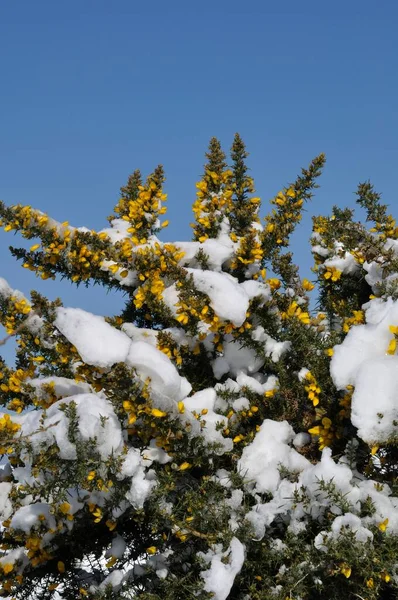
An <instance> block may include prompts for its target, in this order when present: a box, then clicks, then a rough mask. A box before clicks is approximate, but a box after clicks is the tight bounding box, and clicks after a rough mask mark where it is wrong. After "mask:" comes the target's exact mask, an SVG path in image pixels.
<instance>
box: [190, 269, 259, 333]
mask: <svg viewBox="0 0 398 600" xmlns="http://www.w3.org/2000/svg"><path fill="white" fill-rule="evenodd" d="M187 271H188V273H189V274H191V275H192V276H193V280H194V283H195V287H196V288H197V289H198V290H199V291H200V292H203V293H204V294H207V295H208V296H209V298H210V306H211V307H212V309H213V310H214V312H215V313H216V315H218V316H219V317H220V318H221V319H224V320H225V321H231V323H233V324H234V325H236V326H237V327H240V326H241V325H242V323H244V321H245V320H246V312H247V309H248V308H249V296H248V294H247V293H246V291H245V289H244V287H243V285H239V282H238V280H237V279H236V278H235V277H232V275H229V274H228V273H216V272H214V271H203V270H202V269H189V268H188V269H187Z"/></svg>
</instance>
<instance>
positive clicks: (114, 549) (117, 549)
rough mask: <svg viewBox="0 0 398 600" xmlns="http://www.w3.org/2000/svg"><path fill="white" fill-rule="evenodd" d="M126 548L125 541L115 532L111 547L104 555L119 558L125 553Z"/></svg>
mask: <svg viewBox="0 0 398 600" xmlns="http://www.w3.org/2000/svg"><path fill="white" fill-rule="evenodd" d="M126 548H127V544H126V542H125V541H124V539H123V538H122V536H121V535H119V534H118V533H117V534H116V535H115V537H114V538H113V540H112V544H111V547H110V548H109V549H108V550H107V551H106V554H105V556H106V557H109V556H115V557H116V558H121V557H122V556H123V554H124V553H125V550H126Z"/></svg>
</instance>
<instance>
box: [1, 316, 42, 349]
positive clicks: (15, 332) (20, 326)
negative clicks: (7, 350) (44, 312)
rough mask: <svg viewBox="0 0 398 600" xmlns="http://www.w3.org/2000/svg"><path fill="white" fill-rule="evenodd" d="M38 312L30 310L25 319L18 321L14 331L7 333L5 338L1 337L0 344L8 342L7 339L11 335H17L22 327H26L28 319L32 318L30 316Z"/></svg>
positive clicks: (3, 344)
mask: <svg viewBox="0 0 398 600" xmlns="http://www.w3.org/2000/svg"><path fill="white" fill-rule="evenodd" d="M38 316H39V314H38V313H37V312H36V311H33V312H31V313H30V314H29V315H28V317H27V318H26V319H25V321H22V323H20V324H19V325H18V327H17V328H16V330H15V331H13V332H12V333H9V334H8V335H7V336H6V337H5V338H3V339H2V340H0V346H5V344H6V343H7V342H8V340H9V339H10V338H12V337H14V335H18V333H20V332H21V331H22V329H24V328H25V327H26V325H27V324H28V321H29V320H30V319H31V318H32V317H38Z"/></svg>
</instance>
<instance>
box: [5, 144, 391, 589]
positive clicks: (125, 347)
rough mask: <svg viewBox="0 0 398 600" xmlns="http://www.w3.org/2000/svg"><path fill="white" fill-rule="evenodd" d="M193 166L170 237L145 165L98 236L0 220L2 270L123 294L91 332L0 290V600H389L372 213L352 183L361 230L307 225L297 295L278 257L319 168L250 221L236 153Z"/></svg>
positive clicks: (41, 303) (387, 376) (380, 226)
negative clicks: (309, 273)
mask: <svg viewBox="0 0 398 600" xmlns="http://www.w3.org/2000/svg"><path fill="white" fill-rule="evenodd" d="M206 156H207V163H206V165H205V170H204V175H203V177H202V179H201V181H200V182H199V183H197V186H196V187H197V199H196V201H195V203H194V205H193V210H194V215H195V223H194V239H193V241H191V242H175V243H173V244H172V243H163V242H162V241H161V240H160V239H159V238H158V237H157V234H158V232H159V230H160V229H161V228H162V227H163V226H166V225H167V222H163V223H161V217H162V215H163V214H164V213H165V212H166V210H165V207H164V202H165V200H166V195H165V193H164V192H163V183H164V175H163V170H162V168H161V167H158V168H157V169H156V170H155V171H154V173H153V174H152V175H150V176H149V177H148V178H147V180H146V181H145V182H143V181H142V179H141V175H140V173H139V172H138V171H136V172H135V173H134V174H133V175H132V176H131V177H130V178H129V180H128V183H127V185H126V186H125V187H123V188H121V198H120V201H119V203H118V204H117V206H116V207H115V210H114V214H113V215H112V216H111V217H110V218H109V227H107V228H105V229H103V230H102V231H99V232H96V231H92V230H89V229H86V228H84V227H80V228H75V227H72V226H70V225H69V224H68V223H66V222H65V223H59V222H56V221H54V220H53V219H51V218H50V217H49V216H47V215H45V214H43V213H42V212H40V211H38V210H34V209H33V208H32V207H30V206H21V205H17V206H11V207H6V206H5V205H3V204H0V218H1V221H2V225H3V227H4V229H5V231H17V232H19V233H20V234H21V235H22V236H23V237H25V238H28V239H33V240H34V241H35V243H34V245H33V246H32V247H31V248H30V250H29V251H28V250H25V249H12V253H13V254H14V255H15V256H16V257H17V258H18V259H20V260H21V261H22V263H23V267H25V268H27V269H30V270H32V271H34V272H35V273H36V274H37V275H38V276H39V277H41V278H43V279H47V278H53V279H55V278H56V276H61V277H66V278H68V279H69V280H70V281H71V282H72V284H75V285H79V284H82V283H83V284H91V283H97V284H101V285H103V286H105V287H107V288H115V289H119V290H123V291H124V293H125V298H126V305H125V309H124V311H123V312H122V314H120V315H116V316H112V317H109V316H108V317H103V316H100V315H95V314H91V313H88V312H85V311H83V310H80V309H76V308H66V307H63V306H62V304H61V301H56V302H49V301H48V300H46V298H44V297H42V296H41V295H39V294H38V293H32V297H31V299H30V300H28V299H27V298H26V297H25V296H24V295H23V294H22V293H21V292H18V291H16V290H13V289H12V288H11V287H10V286H9V285H8V283H6V282H5V281H4V280H1V282H0V309H1V310H0V313H1V322H2V324H3V325H4V326H5V328H6V330H7V332H8V334H9V335H14V336H15V337H16V339H17V343H18V350H17V361H16V366H15V368H12V367H10V366H7V365H6V364H5V362H3V361H2V362H1V364H0V367H1V368H0V377H1V381H0V389H1V392H0V394H1V396H0V397H1V402H2V405H3V406H4V407H6V408H7V409H8V411H9V412H8V413H4V414H2V416H1V417H0V445H1V452H2V454H3V455H6V456H7V460H6V461H5V462H3V465H2V470H1V476H0V480H1V481H0V516H1V520H2V545H1V555H0V582H1V585H2V592H1V593H2V595H3V596H9V597H10V598H11V597H12V598H18V599H22V598H32V599H34V598H37V599H43V600H44V599H47V598H48V599H50V598H54V599H55V598H65V599H71V600H72V599H73V600H75V599H77V598H92V599H100V598H108V599H110V598H137V599H138V598H139V599H140V600H179V599H180V600H186V599H190V598H192V599H194V598H195V599H206V598H209V599H210V598H214V599H215V600H226V599H227V598H228V599H234V600H266V599H275V600H286V599H295V600H299V599H301V600H317V599H319V600H320V599H322V600H326V599H335V600H342V599H344V600H345V599H347V600H348V599H349V598H353V599H354V598H366V599H367V600H375V599H376V598H380V599H381V598H382V599H387V598H396V597H397V594H398V559H397V551H398V497H397V469H398V467H397V459H398V451H397V447H398V356H397V353H396V348H397V340H398V228H397V227H396V225H395V221H394V220H393V218H392V217H391V216H389V215H388V213H387V209H386V207H385V206H384V205H382V204H381V202H380V198H379V196H378V195H377V194H376V193H375V192H374V190H373V188H372V186H371V185H370V184H368V183H365V184H361V185H360V186H359V188H358V192H357V202H358V204H359V205H360V206H361V207H362V209H363V210H365V211H366V215H367V220H368V221H372V222H373V228H372V229H370V230H368V229H367V227H366V226H365V225H364V224H361V223H357V222H355V221H354V220H353V214H352V211H349V210H341V209H338V208H335V209H334V210H333V214H332V215H331V216H330V217H317V218H314V228H313V233H312V237H311V244H312V250H313V254H314V257H315V267H314V282H311V281H309V280H307V279H301V278H300V276H299V270H298V267H297V266H296V265H295V264H294V262H293V258H292V255H291V254H290V253H289V252H287V251H286V250H285V249H286V248H288V246H289V237H290V235H291V233H292V232H293V230H294V228H295V226H296V225H297V223H299V221H300V219H301V215H302V211H303V206H304V204H305V202H306V201H308V200H309V199H310V198H311V196H312V194H313V190H314V188H315V187H317V186H316V180H317V177H318V176H319V175H320V173H321V169H322V167H323V164H324V160H325V159H324V156H323V155H320V156H319V157H317V158H316V159H315V160H314V161H313V162H312V163H311V164H310V166H309V168H308V169H306V170H303V171H302V173H301V175H300V176H299V177H298V178H297V179H296V181H295V182H294V183H292V184H291V185H288V186H287V187H285V188H283V189H282V190H281V191H280V192H279V193H278V194H277V195H276V197H275V198H274V199H273V200H272V201H271V203H272V205H273V207H272V210H271V212H270V213H269V214H267V215H266V216H265V219H263V218H260V214H259V211H260V199H259V198H258V197H256V196H254V186H253V181H252V179H251V178H250V177H249V176H248V170H247V167H246V162H245V161H246V158H247V153H246V150H245V146H244V144H243V142H242V140H241V139H240V137H239V136H238V135H236V136H235V139H234V143H233V146H232V151H231V164H230V166H228V165H227V163H226V157H225V155H224V153H223V152H222V149H221V147H220V144H219V142H218V141H217V140H216V139H212V140H211V143H210V147H209V151H208V153H207V155H206ZM316 287H317V289H318V292H319V300H318V305H317V310H316V311H315V310H313V308H312V307H313V306H314V305H313V304H310V293H311V292H312V290H313V289H314V288H316Z"/></svg>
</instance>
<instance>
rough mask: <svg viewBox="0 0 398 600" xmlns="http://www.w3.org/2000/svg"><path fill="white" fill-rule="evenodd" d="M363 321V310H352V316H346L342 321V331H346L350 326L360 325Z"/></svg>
mask: <svg viewBox="0 0 398 600" xmlns="http://www.w3.org/2000/svg"><path fill="white" fill-rule="evenodd" d="M364 322H365V313H364V312H363V310H353V311H352V317H346V318H345V319H344V322H343V331H344V333H348V332H349V330H350V329H351V327H352V326H354V325H362V324H363V323H364Z"/></svg>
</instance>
